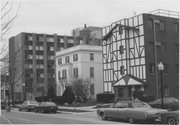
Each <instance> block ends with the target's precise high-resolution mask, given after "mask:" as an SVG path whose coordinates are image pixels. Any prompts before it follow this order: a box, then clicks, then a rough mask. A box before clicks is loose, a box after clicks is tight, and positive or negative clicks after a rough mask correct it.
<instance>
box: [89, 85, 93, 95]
mask: <svg viewBox="0 0 180 125" xmlns="http://www.w3.org/2000/svg"><path fill="white" fill-rule="evenodd" d="M90 91H91V95H94V84H91V86H90Z"/></svg>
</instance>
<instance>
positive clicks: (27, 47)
mask: <svg viewBox="0 0 180 125" xmlns="http://www.w3.org/2000/svg"><path fill="white" fill-rule="evenodd" d="M25 49H26V50H32V49H33V48H32V45H26V46H25Z"/></svg>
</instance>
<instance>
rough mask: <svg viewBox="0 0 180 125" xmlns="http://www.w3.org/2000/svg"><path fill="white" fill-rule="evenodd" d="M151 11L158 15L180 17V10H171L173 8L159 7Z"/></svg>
mask: <svg viewBox="0 0 180 125" xmlns="http://www.w3.org/2000/svg"><path fill="white" fill-rule="evenodd" d="M149 13H150V14H154V15H158V16H166V17H173V18H179V12H176V11H171V10H163V9H157V10H154V11H151V12H149Z"/></svg>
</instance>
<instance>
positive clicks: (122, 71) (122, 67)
mask: <svg viewBox="0 0 180 125" xmlns="http://www.w3.org/2000/svg"><path fill="white" fill-rule="evenodd" d="M120 70H121V75H123V74H124V66H120Z"/></svg>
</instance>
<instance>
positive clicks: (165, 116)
mask: <svg viewBox="0 0 180 125" xmlns="http://www.w3.org/2000/svg"><path fill="white" fill-rule="evenodd" d="M161 123H162V124H167V125H179V111H170V112H166V113H162V114H161Z"/></svg>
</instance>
